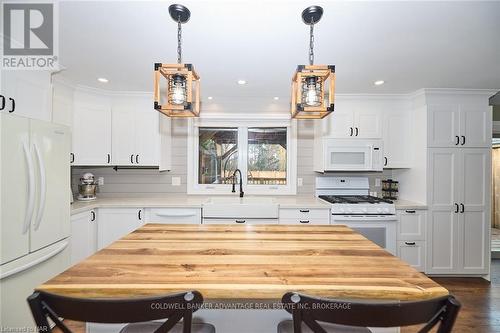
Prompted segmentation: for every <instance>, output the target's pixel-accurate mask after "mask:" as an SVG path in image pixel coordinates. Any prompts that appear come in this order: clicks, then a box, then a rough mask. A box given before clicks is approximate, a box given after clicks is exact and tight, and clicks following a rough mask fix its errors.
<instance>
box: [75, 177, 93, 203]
mask: <svg viewBox="0 0 500 333" xmlns="http://www.w3.org/2000/svg"><path fill="white" fill-rule="evenodd" d="M96 192H97V182H96V181H95V177H94V175H93V174H91V173H90V172H87V173H84V174H83V175H82V176H81V177H80V184H78V198H77V200H79V201H91V200H95V199H96V198H97V196H96Z"/></svg>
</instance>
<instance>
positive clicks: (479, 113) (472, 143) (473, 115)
mask: <svg viewBox="0 0 500 333" xmlns="http://www.w3.org/2000/svg"><path fill="white" fill-rule="evenodd" d="M491 121H492V115H491V107H489V106H484V107H479V108H478V107H477V106H475V107H469V106H462V107H461V110H460V136H461V137H460V146H464V147H485V148H486V147H491V135H492V134H491V126H492V125H491ZM464 137H465V138H464Z"/></svg>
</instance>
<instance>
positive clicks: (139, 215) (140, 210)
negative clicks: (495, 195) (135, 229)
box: [137, 209, 142, 220]
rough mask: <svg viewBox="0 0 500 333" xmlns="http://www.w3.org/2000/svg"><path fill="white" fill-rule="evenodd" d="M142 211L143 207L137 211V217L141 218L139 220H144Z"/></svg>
mask: <svg viewBox="0 0 500 333" xmlns="http://www.w3.org/2000/svg"><path fill="white" fill-rule="evenodd" d="M141 212H142V209H139V212H137V217H138V218H139V220H142V217H141Z"/></svg>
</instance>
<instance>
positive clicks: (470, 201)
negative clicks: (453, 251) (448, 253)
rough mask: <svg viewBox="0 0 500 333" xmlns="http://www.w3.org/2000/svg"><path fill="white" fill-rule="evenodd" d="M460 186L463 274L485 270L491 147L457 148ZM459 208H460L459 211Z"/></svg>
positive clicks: (486, 266)
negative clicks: (460, 155) (459, 150)
mask: <svg viewBox="0 0 500 333" xmlns="http://www.w3.org/2000/svg"><path fill="white" fill-rule="evenodd" d="M461 151H462V158H461V165H462V168H461V169H462V172H461V175H462V177H463V181H462V184H463V187H462V188H461V192H462V196H461V200H460V203H461V204H463V206H462V207H461V208H463V213H461V214H460V215H461V216H460V220H461V223H462V224H463V225H462V226H461V232H462V234H461V235H460V238H459V239H460V240H462V241H463V244H462V243H461V242H460V244H459V247H460V250H461V256H462V267H461V268H462V269H463V272H464V273H477V274H480V273H484V274H487V273H488V251H489V242H490V239H489V233H488V228H489V227H490V203H491V150H490V149H488V148H485V149H477V148H475V149H471V148H469V149H461ZM461 211H462V210H461Z"/></svg>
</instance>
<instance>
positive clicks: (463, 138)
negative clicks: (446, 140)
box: [462, 135, 465, 146]
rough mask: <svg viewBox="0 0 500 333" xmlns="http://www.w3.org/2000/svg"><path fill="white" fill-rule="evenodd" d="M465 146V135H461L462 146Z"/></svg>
mask: <svg viewBox="0 0 500 333" xmlns="http://www.w3.org/2000/svg"><path fill="white" fill-rule="evenodd" d="M464 144H465V135H462V146H463V145H464Z"/></svg>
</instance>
